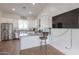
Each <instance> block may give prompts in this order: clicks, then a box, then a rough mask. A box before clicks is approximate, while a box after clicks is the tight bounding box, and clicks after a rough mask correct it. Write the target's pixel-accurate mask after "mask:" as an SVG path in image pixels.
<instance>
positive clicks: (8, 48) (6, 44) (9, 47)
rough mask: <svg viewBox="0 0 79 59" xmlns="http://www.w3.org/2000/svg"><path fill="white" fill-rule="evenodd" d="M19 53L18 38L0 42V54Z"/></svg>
mask: <svg viewBox="0 0 79 59" xmlns="http://www.w3.org/2000/svg"><path fill="white" fill-rule="evenodd" d="M19 53H20V40H10V41H2V42H0V55H17V54H19Z"/></svg>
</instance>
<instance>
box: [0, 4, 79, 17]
mask: <svg viewBox="0 0 79 59" xmlns="http://www.w3.org/2000/svg"><path fill="white" fill-rule="evenodd" d="M45 7H48V8H47V9H50V10H47V11H49V12H50V11H51V12H50V13H51V14H52V16H55V15H58V14H61V13H64V12H67V11H69V10H72V9H75V8H79V3H35V5H33V4H32V3H0V10H1V11H3V12H7V13H12V14H16V15H20V16H33V17H37V16H38V15H39V14H40V12H41V11H42V10H43V9H45ZM13 8H15V11H12V9H13ZM45 10H46V9H45ZM49 12H48V13H49ZM45 13H46V12H45Z"/></svg>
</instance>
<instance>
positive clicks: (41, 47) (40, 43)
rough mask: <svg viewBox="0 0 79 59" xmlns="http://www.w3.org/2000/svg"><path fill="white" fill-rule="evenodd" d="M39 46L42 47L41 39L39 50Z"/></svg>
mask: <svg viewBox="0 0 79 59" xmlns="http://www.w3.org/2000/svg"><path fill="white" fill-rule="evenodd" d="M41 48H42V40H41V42H40V50H41Z"/></svg>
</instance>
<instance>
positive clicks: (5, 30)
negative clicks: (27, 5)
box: [1, 23, 13, 41]
mask: <svg viewBox="0 0 79 59" xmlns="http://www.w3.org/2000/svg"><path fill="white" fill-rule="evenodd" d="M11 39H13V24H12V23H2V24H1V40H2V41H5V40H11Z"/></svg>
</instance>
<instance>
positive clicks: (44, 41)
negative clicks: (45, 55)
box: [40, 32, 48, 49]
mask: <svg viewBox="0 0 79 59" xmlns="http://www.w3.org/2000/svg"><path fill="white" fill-rule="evenodd" d="M47 36H48V32H42V36H41V37H40V40H41V41H40V49H41V48H42V47H43V46H44V45H43V44H45V49H47V42H46V41H47Z"/></svg>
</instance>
